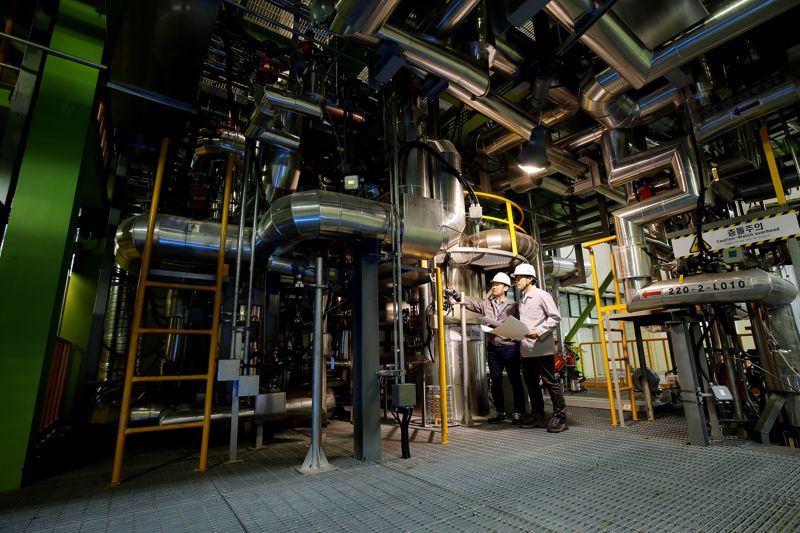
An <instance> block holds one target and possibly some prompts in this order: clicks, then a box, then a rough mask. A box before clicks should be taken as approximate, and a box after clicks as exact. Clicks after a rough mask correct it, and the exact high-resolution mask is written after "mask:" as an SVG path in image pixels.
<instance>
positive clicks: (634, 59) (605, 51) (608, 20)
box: [545, 0, 797, 89]
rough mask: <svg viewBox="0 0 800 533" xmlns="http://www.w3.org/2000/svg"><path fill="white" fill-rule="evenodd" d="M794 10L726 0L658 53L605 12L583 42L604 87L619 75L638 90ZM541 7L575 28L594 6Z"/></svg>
mask: <svg viewBox="0 0 800 533" xmlns="http://www.w3.org/2000/svg"><path fill="white" fill-rule="evenodd" d="M796 6H797V2H796V1H794V0H728V1H726V2H723V3H722V4H721V5H719V6H718V8H717V11H716V12H715V13H714V14H712V15H710V16H709V17H708V18H707V19H706V21H705V22H704V23H703V24H700V25H698V26H696V27H695V28H694V29H693V30H692V31H690V32H689V33H687V34H685V35H683V36H681V37H680V38H679V39H676V40H675V41H672V42H671V43H670V44H668V45H666V46H664V47H662V48H660V49H658V50H650V49H649V48H645V47H644V46H643V45H642V44H641V41H640V40H639V39H638V38H637V37H636V36H635V35H634V34H633V32H631V31H630V30H629V29H628V28H627V27H625V26H624V25H622V24H621V23H620V22H619V21H618V20H617V19H616V18H615V17H614V16H613V15H610V14H606V15H605V16H603V17H601V18H600V19H599V20H597V21H596V22H595V23H594V24H593V25H592V26H591V27H590V28H589V29H588V30H586V32H585V33H584V34H583V35H582V36H581V41H582V42H583V43H584V44H585V45H586V46H588V47H589V49H591V50H592V51H593V52H594V53H596V54H597V55H598V56H599V57H600V58H601V59H602V60H603V61H605V62H606V63H607V64H608V65H609V66H610V67H611V68H610V69H606V70H605V71H603V72H602V73H600V74H598V76H597V79H598V80H605V81H603V82H602V83H601V84H602V85H604V86H607V85H608V84H609V83H614V80H615V79H616V78H618V77H621V78H623V79H625V80H626V81H627V83H629V84H630V85H631V86H632V87H634V88H636V89H641V88H642V87H643V86H644V85H645V84H647V83H648V82H650V81H653V80H655V79H656V78H658V77H659V76H663V75H664V74H666V73H667V72H669V71H671V70H673V69H675V68H677V67H679V66H680V65H683V64H685V63H687V62H689V61H691V60H692V59H694V58H696V57H698V56H700V55H702V54H704V53H705V52H707V51H709V50H711V49H713V48H716V47H717V46H719V45H721V44H722V43H724V42H727V41H729V40H731V39H733V38H734V37H737V36H739V35H741V34H742V33H744V32H746V31H749V30H751V29H753V28H755V27H756V26H759V25H761V24H763V23H764V22H766V21H768V20H769V19H771V18H773V17H776V16H778V15H780V14H781V13H784V12H785V11H788V10H789V9H791V8H793V7H796ZM545 9H547V11H548V12H549V13H550V14H551V15H552V16H554V17H555V18H556V19H558V21H559V22H561V24H563V25H564V26H565V27H567V28H569V29H570V30H574V28H575V22H574V21H575V20H576V19H577V18H578V17H580V16H581V15H582V14H584V13H586V12H590V11H592V10H593V6H592V3H591V2H589V1H588V0H552V1H551V2H550V3H548V4H547V7H546V8H545ZM656 23H657V22H656ZM614 71H616V72H614Z"/></svg>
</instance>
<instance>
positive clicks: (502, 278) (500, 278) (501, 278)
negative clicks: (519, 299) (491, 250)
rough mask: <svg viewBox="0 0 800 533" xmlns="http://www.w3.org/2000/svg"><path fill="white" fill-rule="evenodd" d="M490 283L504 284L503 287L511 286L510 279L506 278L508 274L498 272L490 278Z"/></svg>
mask: <svg viewBox="0 0 800 533" xmlns="http://www.w3.org/2000/svg"><path fill="white" fill-rule="evenodd" d="M492 283H504V284H505V285H508V286H509V287H510V286H511V278H509V277H508V274H503V273H502V272H498V273H497V274H495V275H494V277H493V278H492Z"/></svg>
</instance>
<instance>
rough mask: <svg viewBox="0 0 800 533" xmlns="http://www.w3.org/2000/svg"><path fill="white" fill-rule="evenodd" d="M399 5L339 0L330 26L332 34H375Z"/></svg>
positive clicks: (392, 0) (383, 1)
mask: <svg viewBox="0 0 800 533" xmlns="http://www.w3.org/2000/svg"><path fill="white" fill-rule="evenodd" d="M398 5H400V0H379V1H374V0H340V1H339V3H338V4H337V5H336V16H335V17H334V19H333V21H332V22H331V24H330V30H331V31H332V32H333V33H341V34H343V35H351V34H354V33H366V34H370V33H375V32H376V31H378V30H379V29H380V28H381V26H383V25H384V24H385V23H386V21H387V20H389V17H391V16H392V13H393V12H394V10H395V9H396V8H397V6H398Z"/></svg>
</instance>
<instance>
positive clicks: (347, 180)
mask: <svg viewBox="0 0 800 533" xmlns="http://www.w3.org/2000/svg"><path fill="white" fill-rule="evenodd" d="M359 181H360V180H359V179H358V175H357V174H352V175H350V176H345V177H344V190H346V191H354V190H356V189H358V184H359Z"/></svg>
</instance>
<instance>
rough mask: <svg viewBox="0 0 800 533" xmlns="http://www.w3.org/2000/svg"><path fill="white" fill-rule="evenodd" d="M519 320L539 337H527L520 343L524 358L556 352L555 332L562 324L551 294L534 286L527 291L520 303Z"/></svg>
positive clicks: (521, 353)
mask: <svg viewBox="0 0 800 533" xmlns="http://www.w3.org/2000/svg"><path fill="white" fill-rule="evenodd" d="M518 305H519V319H520V320H521V321H522V323H523V324H525V325H526V326H528V329H530V330H531V331H533V332H535V333H536V335H537V337H536V338H535V339H531V338H529V337H526V338H524V339H522V341H521V342H520V347H519V348H520V355H521V356H522V357H541V356H544V355H550V354H553V353H555V351H556V343H555V338H554V337H553V330H554V329H556V328H557V327H558V324H559V323H560V322H561V313H560V312H559V310H558V306H556V303H555V302H554V301H553V297H552V296H550V294H549V293H547V292H545V291H543V290H542V289H540V288H539V287H535V286H533V285H531V286H530V288H529V289H528V290H527V291H525V293H524V294H523V295H522V297H521V298H520V301H519V304H518Z"/></svg>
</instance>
